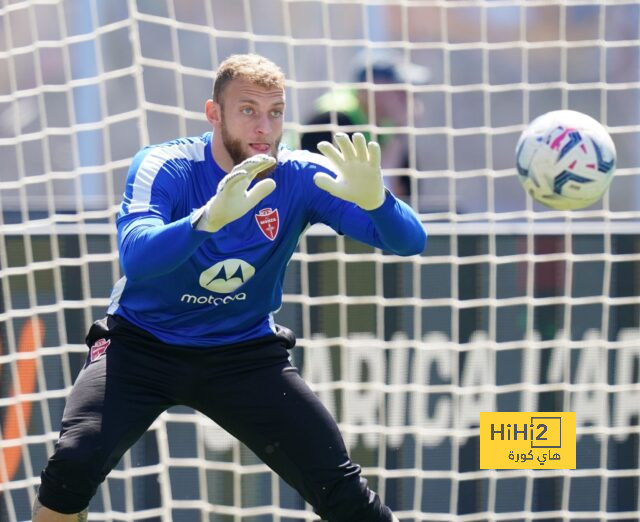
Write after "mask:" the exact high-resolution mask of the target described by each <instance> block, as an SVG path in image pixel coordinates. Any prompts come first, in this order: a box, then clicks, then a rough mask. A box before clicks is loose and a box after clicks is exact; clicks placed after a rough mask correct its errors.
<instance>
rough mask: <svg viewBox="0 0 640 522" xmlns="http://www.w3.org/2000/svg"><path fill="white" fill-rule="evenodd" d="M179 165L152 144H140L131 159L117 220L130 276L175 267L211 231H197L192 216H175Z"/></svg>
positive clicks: (124, 264)
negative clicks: (142, 145)
mask: <svg viewBox="0 0 640 522" xmlns="http://www.w3.org/2000/svg"><path fill="white" fill-rule="evenodd" d="M181 168H182V166H181V164H180V163H179V162H176V161H172V160H171V159H169V160H167V159H166V155H164V153H163V151H162V149H160V148H153V147H151V148H145V149H142V150H141V151H140V152H138V154H136V156H135V157H134V159H133V161H132V163H131V167H130V168H129V173H128V175H127V183H126V187H125V192H124V196H123V200H122V205H121V206H120V214H119V216H118V220H117V226H118V251H119V253H120V264H121V265H122V269H123V271H124V274H125V276H126V277H127V278H128V279H131V280H136V279H137V280H140V279H147V278H151V277H156V276H159V275H162V274H166V273H168V272H171V271H172V270H174V269H175V268H177V267H178V266H180V265H181V264H182V263H184V262H185V261H186V260H187V259H188V258H189V257H190V256H191V255H192V254H193V252H194V251H195V250H196V249H197V248H198V247H199V246H200V244H201V243H202V242H203V241H204V240H206V239H207V238H208V237H210V236H211V234H209V233H208V232H202V231H198V230H194V229H193V227H192V226H191V220H190V216H186V217H183V218H181V219H175V218H174V217H173V214H174V207H175V206H176V204H175V201H176V199H177V198H179V197H180V194H181V186H183V183H180V181H179V178H180V169H181ZM183 215H184V214H183Z"/></svg>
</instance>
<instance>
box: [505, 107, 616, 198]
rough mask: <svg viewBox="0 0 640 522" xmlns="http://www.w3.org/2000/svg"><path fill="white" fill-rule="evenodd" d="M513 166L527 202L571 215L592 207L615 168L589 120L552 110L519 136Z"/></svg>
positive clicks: (602, 134) (608, 143) (609, 147)
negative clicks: (528, 199)
mask: <svg viewBox="0 0 640 522" xmlns="http://www.w3.org/2000/svg"><path fill="white" fill-rule="evenodd" d="M516 167H517V169H518V177H519V178H520V182H521V183H522V185H523V186H524V189H525V190H526V191H527V193H528V194H529V195H530V196H531V197H532V198H533V199H535V200H536V201H539V202H540V203H542V204H543V205H545V206H547V207H549V208H553V209H556V210H574V209H579V208H584V207H588V206H589V205H592V204H593V203H595V202H596V201H598V200H599V199H600V198H601V197H602V195H603V194H604V193H605V191H606V190H607V188H608V187H609V184H610V183H611V179H612V178H613V172H614V171H615V168H616V148H615V145H614V144H613V140H612V139H611V136H609V134H608V133H607V131H606V130H605V128H604V127H603V126H602V125H601V124H600V123H599V122H598V121H596V120H594V119H593V118H591V117H590V116H587V115H586V114H582V113H581V112H576V111H568V110H561V111H552V112H548V113H546V114H543V115H542V116H539V117H538V118H536V119H535V120H533V121H532V122H531V123H530V124H529V126H528V127H527V128H526V129H525V130H524V132H523V133H522V134H521V135H520V139H519V140H518V145H517V146H516Z"/></svg>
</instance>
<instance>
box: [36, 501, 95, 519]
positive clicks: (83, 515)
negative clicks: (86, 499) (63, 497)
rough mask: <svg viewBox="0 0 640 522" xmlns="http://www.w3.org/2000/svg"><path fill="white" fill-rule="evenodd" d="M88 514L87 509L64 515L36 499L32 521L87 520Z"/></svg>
mask: <svg viewBox="0 0 640 522" xmlns="http://www.w3.org/2000/svg"><path fill="white" fill-rule="evenodd" d="M87 516H88V511H87V510H86V509H85V510H84V511H81V512H80V513H75V514H73V515H63V514H62V513H58V512H57V511H52V510H51V509H49V508H47V507H44V506H43V505H42V504H40V501H39V500H38V499H36V501H35V502H34V503H33V511H32V513H31V517H32V518H31V520H32V522H87Z"/></svg>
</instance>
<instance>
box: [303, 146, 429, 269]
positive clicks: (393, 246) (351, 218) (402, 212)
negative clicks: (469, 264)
mask: <svg viewBox="0 0 640 522" xmlns="http://www.w3.org/2000/svg"><path fill="white" fill-rule="evenodd" d="M314 156H316V157H317V156H318V155H314ZM322 163H323V164H322V165H320V164H318V165H316V164H314V163H309V164H308V165H307V171H308V174H310V175H309V176H308V177H307V189H306V193H307V194H308V196H309V200H308V201H309V203H308V204H309V207H310V219H309V221H310V223H312V224H313V223H324V224H325V225H328V226H330V227H331V228H333V230H335V231H336V232H338V233H339V234H346V235H347V236H349V237H351V238H353V239H357V240H358V241H362V242H363V243H366V244H368V245H371V246H374V247H376V248H381V249H383V250H386V251H388V252H392V253H393V254H396V255H400V256H412V255H415V254H420V253H421V252H422V251H423V250H424V248H425V246H426V241H427V233H426V231H425V229H424V227H423V226H422V223H421V222H420V220H419V218H418V216H417V215H416V213H415V212H414V211H413V209H412V208H411V207H410V206H409V205H407V204H406V203H404V202H402V201H400V200H399V199H397V198H396V197H395V196H394V195H393V194H391V192H389V191H387V192H386V198H385V200H384V203H383V204H382V205H381V206H380V207H379V208H377V209H375V210H371V211H366V210H363V209H361V208H360V207H358V206H357V205H355V204H353V203H350V202H348V201H343V200H341V199H339V198H336V197H334V196H332V195H331V194H329V193H327V192H325V191H324V190H322V189H320V188H318V187H317V186H316V184H315V183H314V182H313V175H314V174H315V173H316V172H327V173H328V174H330V175H332V176H335V174H334V173H333V172H332V171H331V170H329V169H328V168H327V166H326V165H325V164H324V163H325V162H324V161H323V162H322Z"/></svg>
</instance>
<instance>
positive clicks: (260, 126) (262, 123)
mask: <svg viewBox="0 0 640 522" xmlns="http://www.w3.org/2000/svg"><path fill="white" fill-rule="evenodd" d="M271 129H272V123H271V119H270V118H269V115H268V114H262V115H260V117H259V118H258V121H257V123H256V132H257V133H258V134H269V133H270V132H271Z"/></svg>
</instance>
